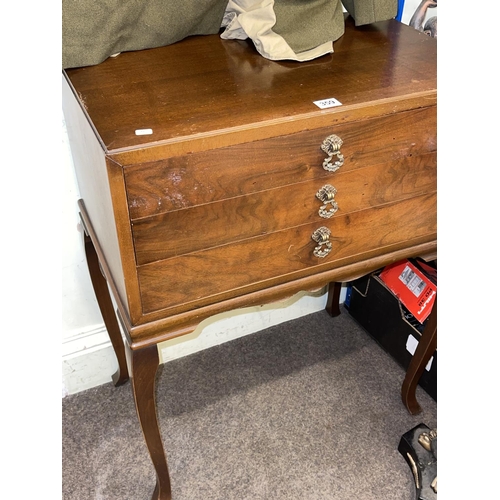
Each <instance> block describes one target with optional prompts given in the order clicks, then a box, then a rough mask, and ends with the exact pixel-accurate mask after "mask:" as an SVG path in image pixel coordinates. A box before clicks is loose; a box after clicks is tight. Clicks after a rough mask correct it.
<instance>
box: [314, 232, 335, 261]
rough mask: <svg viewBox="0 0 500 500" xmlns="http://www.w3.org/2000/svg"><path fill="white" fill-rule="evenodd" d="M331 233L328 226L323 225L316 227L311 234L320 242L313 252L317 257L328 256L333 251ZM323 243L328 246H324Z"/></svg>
mask: <svg viewBox="0 0 500 500" xmlns="http://www.w3.org/2000/svg"><path fill="white" fill-rule="evenodd" d="M331 234H332V233H331V231H330V230H329V229H328V228H327V227H324V226H322V227H320V228H318V229H316V231H314V233H313V234H312V235H311V238H312V239H313V240H314V241H315V242H316V243H318V246H317V247H316V248H315V249H314V250H313V254H314V255H315V256H316V257H320V258H323V257H326V256H327V255H328V254H329V253H330V252H331V251H332V244H331V243H330V240H329V238H330V235H331ZM323 245H325V246H326V248H323Z"/></svg>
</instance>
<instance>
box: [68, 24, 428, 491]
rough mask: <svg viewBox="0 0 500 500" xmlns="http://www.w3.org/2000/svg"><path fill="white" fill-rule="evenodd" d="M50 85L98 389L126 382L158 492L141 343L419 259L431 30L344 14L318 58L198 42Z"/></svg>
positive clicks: (152, 343)
mask: <svg viewBox="0 0 500 500" xmlns="http://www.w3.org/2000/svg"><path fill="white" fill-rule="evenodd" d="M64 77H65V85H64V92H63V98H64V113H65V118H66V123H67V128H68V135H69V138H70V144H71V148H72V154H73V159H74V164H75V169H76V174H77V178H78V183H79V188H80V194H81V200H80V202H79V208H80V213H81V217H82V223H83V225H84V227H85V248H86V252H87V260H88V265H89V270H90V273H91V277H92V282H93V284H94V289H95V291H96V295H97V298H98V302H99V305H100V307H101V311H102V314H103V318H104V321H105V323H106V327H107V329H108V332H109V334H110V337H111V340H112V343H113V346H114V348H115V352H116V354H117V358H118V361H119V371H118V373H117V374H116V375H115V377H114V381H115V383H116V384H121V383H123V382H125V381H126V380H127V379H128V378H129V375H130V376H131V378H132V382H133V391H134V397H135V400H136V406H137V411H138V415H139V421H140V424H141V427H142V429H143V431H144V436H145V440H146V443H147V445H148V449H149V451H150V454H151V459H152V462H153V465H154V467H155V470H156V473H157V484H156V488H155V491H154V493H153V498H154V499H169V498H171V493H170V479H169V474H168V467H167V461H166V455H165V452H164V450H163V445H162V441H161V437H160V433H159V430H158V423H157V420H156V411H155V405H154V384H155V374H156V369H157V366H158V349H157V344H158V343H159V342H162V341H164V340H168V339H170V338H173V337H176V336H180V335H183V334H186V333H190V332H191V331H193V330H194V328H195V327H196V326H197V325H198V324H199V323H200V322H201V321H202V320H204V319H206V318H208V317H210V316H212V315H214V314H217V313H220V312H223V311H228V310H232V309H235V308H239V307H246V306H249V305H255V304H263V303H266V302H270V301H274V300H279V299H282V298H285V297H287V296H291V295H293V294H295V293H296V292H298V291H301V290H312V289H318V288H320V287H321V286H324V285H326V284H327V283H332V282H341V281H344V280H348V279H350V278H353V277H355V276H359V275H361V274H364V273H367V272H370V271H372V270H375V269H377V268H379V267H381V266H383V265H386V264H388V263H391V262H394V261H396V260H399V259H402V258H407V257H415V256H423V257H426V256H432V255H434V254H435V253H436V245H437V243H436V242H437V229H436V226H437V221H436V197H437V193H436V178H437V166H436V150H437V144H436V100H437V93H436V40H435V39H432V38H429V37H427V36H426V35H425V34H423V33H420V32H418V31H416V30H414V29H412V28H410V27H408V26H405V25H403V24H400V23H398V22H397V21H388V22H382V23H376V24H373V25H369V26H365V27H360V28H356V27H354V24H353V22H352V21H351V20H350V19H349V18H347V19H346V31H345V34H344V36H343V37H342V38H340V39H339V40H338V41H337V42H335V44H334V53H333V54H330V55H327V56H323V57H321V58H319V59H317V60H314V61H310V62H305V63H296V62H283V61H281V62H274V61H269V60H267V59H264V58H263V57H262V56H260V55H259V54H258V53H257V52H256V51H255V49H254V48H253V46H252V45H251V43H248V42H242V41H236V40H226V41H224V40H221V39H220V38H219V36H218V35H213V36H212V35H209V36H193V37H190V38H187V39H185V40H183V41H181V42H178V43H176V44H173V45H170V46H167V47H161V48H156V49H150V50H143V51H138V52H129V53H122V54H120V55H119V56H118V57H116V58H110V59H108V60H106V61H105V62H103V63H102V64H99V65H97V66H93V67H86V68H78V69H71V70H66V71H65V72H64ZM324 100H332V102H334V103H335V104H336V105H335V106H332V107H326V108H325V107H320V106H318V104H317V103H318V101H324ZM109 291H111V296H112V297H113V301H112V300H111V297H110V294H109ZM115 308H116V311H115ZM121 331H123V333H124V338H122V334H121Z"/></svg>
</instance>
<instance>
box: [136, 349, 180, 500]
mask: <svg viewBox="0 0 500 500" xmlns="http://www.w3.org/2000/svg"><path fill="white" fill-rule="evenodd" d="M130 357H131V365H132V388H133V392H134V399H135V406H136V409H137V415H138V417H139V422H140V424H141V428H142V432H143V434H144V439H145V441H146V445H147V447H148V450H149V455H150V456H151V461H152V462H153V465H154V468H155V471H156V487H155V490H154V493H153V497H152V500H171V498H172V493H171V488H170V476H169V473H168V465H167V458H166V456H165V451H164V449H163V443H162V439H161V434H160V429H159V427H158V418H157V415H156V401H155V383H156V371H157V369H158V364H159V358H158V347H157V346H156V345H153V346H150V347H145V348H143V349H138V350H134V351H131V352H130Z"/></svg>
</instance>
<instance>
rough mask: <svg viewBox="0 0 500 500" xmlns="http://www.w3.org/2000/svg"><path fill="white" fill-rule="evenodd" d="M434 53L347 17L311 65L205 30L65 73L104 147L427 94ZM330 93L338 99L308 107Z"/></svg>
mask: <svg viewBox="0 0 500 500" xmlns="http://www.w3.org/2000/svg"><path fill="white" fill-rule="evenodd" d="M436 52H437V41H436V40H435V39H433V38H430V37H428V36H427V35H425V34H423V33H420V32H418V31H417V30H415V29H413V28H410V27H409V26H406V25H404V24H402V23H399V22H397V21H394V20H391V21H385V22H380V23H375V24H372V25H368V26H363V27H354V24H353V22H352V20H351V19H350V18H347V19H346V31H345V34H344V35H343V36H342V37H341V38H340V39H339V40H337V41H336V42H335V43H334V52H333V53H332V54H329V55H326V56H323V57H321V58H318V59H315V60H313V61H310V62H291V61H279V62H275V61H270V60H268V59H265V58H264V57H262V56H261V55H260V54H258V53H257V51H256V50H255V48H254V47H253V45H252V43H251V42H249V41H237V40H221V39H220V37H219V36H218V35H208V36H194V37H190V38H187V39H185V40H183V41H181V42H178V43H175V44H173V45H169V46H166V47H161V48H156V49H149V50H142V51H137V52H127V53H123V54H120V55H119V56H118V57H116V58H109V59H107V60H106V61H104V62H103V63H101V64H99V65H97V66H91V67H85V68H77V69H71V70H66V72H65V73H66V77H67V79H68V80H69V81H70V83H71V85H72V86H73V88H74V91H75V94H76V95H77V96H78V98H79V100H80V102H81V103H82V105H83V107H84V108H85V110H86V112H87V113H88V116H89V118H90V120H91V122H92V123H93V126H94V129H95V130H96V131H97V133H98V135H99V136H100V139H101V142H102V144H103V145H104V147H105V149H106V150H107V151H108V152H113V151H126V150H133V149H137V148H142V147H145V146H148V145H155V144H161V143H164V142H168V141H178V140H180V139H182V138H183V137H188V136H193V135H203V134H210V133H212V132H213V131H221V130H229V129H235V128H238V127H248V126H253V125H255V124H261V123H263V122H270V121H274V122H278V123H279V121H280V120H282V121H289V120H294V119H300V118H301V117H308V116H314V115H315V114H325V113H338V112H339V111H341V110H342V109H343V110H345V108H346V106H358V105H366V104H367V103H370V102H373V103H376V102H377V101H379V102H380V101H381V100H391V99H394V100H400V99H401V98H402V97H405V96H412V95H418V94H422V93H426V92H433V91H435V90H436V80H437V78H436ZM330 98H335V99H337V100H338V101H340V102H341V103H342V106H339V107H333V108H328V109H323V110H322V109H320V108H319V107H317V106H316V105H315V104H314V101H318V100H323V99H330ZM148 129H149V130H150V131H152V133H149V134H147V135H137V133H136V131H137V130H139V131H143V130H148Z"/></svg>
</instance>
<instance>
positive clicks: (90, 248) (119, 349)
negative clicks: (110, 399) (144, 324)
mask: <svg viewBox="0 0 500 500" xmlns="http://www.w3.org/2000/svg"><path fill="white" fill-rule="evenodd" d="M83 237H84V245H85V256H86V258H87V266H88V268H89V273H90V279H91V281H92V286H93V288H94V293H95V296H96V298H97V303H98V305H99V309H100V311H101V315H102V319H103V320H104V324H105V326H106V330H107V331H108V334H109V338H110V340H111V344H112V345H113V349H114V351H115V355H116V358H117V360H118V370H117V371H116V373H115V374H114V375H113V376H112V380H113V383H114V385H115V386H119V385H122V384H124V383H125V382H126V381H127V380H128V379H129V375H128V368H127V359H126V356H125V345H124V343H123V339H122V335H121V332H120V327H119V326H118V320H117V318H116V314H115V311H114V308H113V302H112V301H111V296H110V294H109V289H108V284H107V282H106V278H105V277H104V276H103V275H102V273H101V268H100V265H99V257H98V256H97V252H96V250H95V247H94V244H93V243H92V239H91V238H90V236H89V235H88V234H86V233H85V232H84V236H83Z"/></svg>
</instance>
